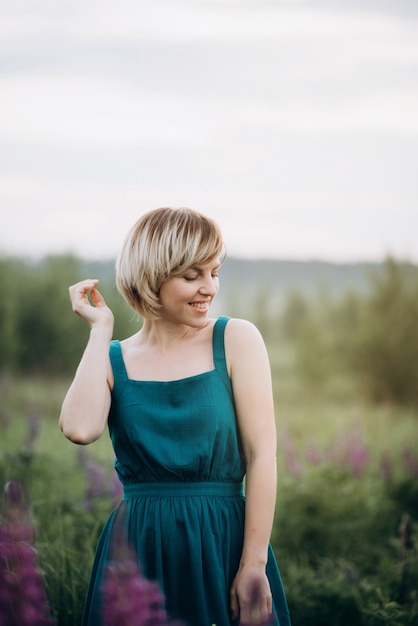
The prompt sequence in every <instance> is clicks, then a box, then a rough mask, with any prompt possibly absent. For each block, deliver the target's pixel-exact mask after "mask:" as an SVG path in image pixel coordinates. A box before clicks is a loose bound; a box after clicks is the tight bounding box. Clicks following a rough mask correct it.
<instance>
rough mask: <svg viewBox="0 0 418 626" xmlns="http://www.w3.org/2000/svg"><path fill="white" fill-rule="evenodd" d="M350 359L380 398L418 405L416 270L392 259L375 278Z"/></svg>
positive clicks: (355, 336)
mask: <svg viewBox="0 0 418 626" xmlns="http://www.w3.org/2000/svg"><path fill="white" fill-rule="evenodd" d="M351 364H352V366H353V367H354V368H355V370H356V371H357V372H358V374H359V376H360V377H361V378H362V380H363V381H364V383H365V384H366V385H367V389H368V392H369V394H370V396H371V397H372V398H373V399H374V400H377V401H389V402H396V403H402V404H413V405H418V367H417V364H418V271H417V270H416V268H414V267H411V266H410V265H407V264H401V263H399V262H397V261H396V260H394V259H393V258H388V259H387V260H386V261H385V263H384V266H383V271H382V272H380V273H379V274H375V275H374V276H373V277H372V285H371V291H370V295H369V296H368V298H367V299H366V300H365V301H364V306H363V308H362V311H361V315H360V319H359V320H358V321H357V329H356V333H355V335H354V337H353V341H352V355H351Z"/></svg>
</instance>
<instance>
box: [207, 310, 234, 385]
mask: <svg viewBox="0 0 418 626" xmlns="http://www.w3.org/2000/svg"><path fill="white" fill-rule="evenodd" d="M229 320H230V318H229V317H218V319H217V320H216V322H215V326H214V327H213V338H212V346H213V348H212V349H213V361H214V364H215V369H216V371H217V372H218V374H219V375H220V376H221V378H222V380H223V381H224V383H225V384H226V387H227V389H228V391H229V392H230V393H231V380H230V378H229V374H228V368H227V365H226V355H225V327H226V325H227V323H228V322H229Z"/></svg>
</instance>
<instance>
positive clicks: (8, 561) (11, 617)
mask: <svg viewBox="0 0 418 626" xmlns="http://www.w3.org/2000/svg"><path fill="white" fill-rule="evenodd" d="M33 538H34V529H33V527H32V526H31V524H30V523H29V520H28V515H27V511H26V509H25V506H24V504H23V496H22V490H21V489H20V486H19V485H18V483H15V482H10V483H8V484H7V485H6V512H5V522H4V523H2V524H0V623H1V624H7V625H8V626H52V624H53V620H52V619H51V611H50V606H49V603H48V599H47V595H46V592H45V588H44V583H43V578H42V574H41V572H40V570H39V568H38V566H37V552H36V550H35V549H34V547H33V546H32V545H31V542H32V541H33Z"/></svg>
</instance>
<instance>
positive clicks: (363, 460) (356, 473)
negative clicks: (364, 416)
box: [347, 434, 370, 478]
mask: <svg viewBox="0 0 418 626" xmlns="http://www.w3.org/2000/svg"><path fill="white" fill-rule="evenodd" d="M369 461H370V452H369V449H368V448H367V446H366V445H365V444H364V443H363V441H362V440H361V438H360V436H359V435H358V434H357V435H354V436H353V437H351V440H349V442H348V446H347V464H348V466H349V468H350V469H351V473H352V475H353V477H354V478H361V477H362V476H363V475H364V472H365V471H366V468H367V466H368V464H369Z"/></svg>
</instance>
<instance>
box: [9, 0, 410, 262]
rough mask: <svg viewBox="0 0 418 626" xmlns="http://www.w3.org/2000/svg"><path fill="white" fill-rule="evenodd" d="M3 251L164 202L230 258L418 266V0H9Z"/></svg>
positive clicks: (71, 237)
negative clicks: (391, 259) (215, 225)
mask: <svg viewBox="0 0 418 626" xmlns="http://www.w3.org/2000/svg"><path fill="white" fill-rule="evenodd" d="M0 94H1V95H0V142H1V144H0V204H1V228H0V254H1V253H3V254H19V255H32V256H33V255H35V256H36V255H44V254H50V253H53V254H54V253H61V252H67V251H72V252H74V253H76V254H79V255H82V256H84V257H88V258H111V257H113V256H115V254H116V253H117V251H118V249H119V247H120V245H121V243H122V240H123V238H124V236H125V234H126V231H127V230H128V229H129V227H130V226H131V225H132V223H133V222H134V221H135V220H136V219H137V218H138V217H139V216H140V215H141V214H142V213H144V212H145V211H147V210H149V209H153V208H156V207H158V206H191V207H193V208H196V209H198V210H200V211H202V212H204V213H207V214H208V215H210V216H212V217H213V218H215V219H216V220H217V221H218V222H219V223H220V225H221V227H222V229H223V232H224V236H225V240H226V244H227V247H228V250H229V254H230V255H234V256H241V257H275V258H293V259H308V258H316V259H329V260H336V261H355V260H380V259H382V258H383V257H384V256H385V255H386V254H388V253H391V254H394V255H396V256H398V257H400V258H405V259H409V260H414V261H416V262H418V3H417V2H416V0H410V1H408V0H393V1H390V0H361V1H360V0H358V1H357V0H332V1H329V2H326V1H322V2H320V1H318V0H306V1H304V0H288V1H284V0H276V1H274V0H270V1H268V0H266V1H264V0H183V1H181V0H166V1H164V0H152V1H150V0H113V1H110V0H100V1H99V0H97V1H96V0H13V1H12V2H9V1H7V0H0Z"/></svg>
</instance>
